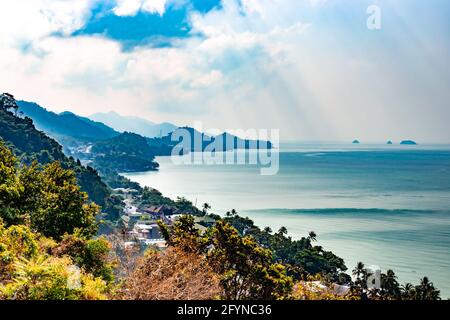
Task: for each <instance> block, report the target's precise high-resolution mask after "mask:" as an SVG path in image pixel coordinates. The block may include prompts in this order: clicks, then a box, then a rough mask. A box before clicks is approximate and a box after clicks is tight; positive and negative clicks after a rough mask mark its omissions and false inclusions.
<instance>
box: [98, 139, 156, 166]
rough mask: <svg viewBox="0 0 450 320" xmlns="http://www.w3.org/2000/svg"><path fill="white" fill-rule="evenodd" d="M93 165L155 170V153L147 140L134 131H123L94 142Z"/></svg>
mask: <svg viewBox="0 0 450 320" xmlns="http://www.w3.org/2000/svg"><path fill="white" fill-rule="evenodd" d="M91 152H92V153H93V154H94V159H93V161H94V165H95V166H97V167H99V168H110V169H114V170H116V171H119V172H126V171H149V170H156V169H157V168H158V163H156V162H154V161H153V160H154V158H155V154H154V152H153V151H152V149H151V148H150V146H149V145H148V144H147V140H146V139H145V138H144V137H142V136H140V135H138V134H135V133H129V132H125V133H122V134H121V135H119V136H117V137H113V138H111V139H108V140H102V141H98V142H96V143H94V145H93V146H92V149H91Z"/></svg>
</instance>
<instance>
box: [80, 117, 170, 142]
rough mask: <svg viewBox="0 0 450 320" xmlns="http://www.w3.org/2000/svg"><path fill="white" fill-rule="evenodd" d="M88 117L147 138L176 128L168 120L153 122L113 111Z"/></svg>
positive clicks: (162, 134)
mask: <svg viewBox="0 0 450 320" xmlns="http://www.w3.org/2000/svg"><path fill="white" fill-rule="evenodd" d="M89 118H90V119H92V120H94V121H99V122H102V123H104V124H106V125H108V126H110V127H111V128H114V129H115V130H117V131H120V132H126V131H128V132H135V133H138V134H140V135H142V136H145V137H149V138H154V137H162V136H165V135H168V134H169V133H170V132H172V131H174V130H175V129H176V128H177V126H175V125H173V124H171V123H168V122H163V123H154V122H152V121H149V120H146V119H143V118H139V117H130V116H122V115H120V114H118V113H116V112H113V111H111V112H108V113H95V114H93V115H90V116H89Z"/></svg>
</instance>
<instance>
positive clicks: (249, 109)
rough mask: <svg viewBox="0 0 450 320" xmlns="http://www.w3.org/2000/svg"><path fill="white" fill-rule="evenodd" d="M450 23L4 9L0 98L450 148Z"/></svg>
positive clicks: (254, 11) (326, 14)
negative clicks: (376, 23)
mask: <svg viewBox="0 0 450 320" xmlns="http://www.w3.org/2000/svg"><path fill="white" fill-rule="evenodd" d="M371 5H375V6H376V8H379V10H380V11H379V12H380V16H379V17H380V19H379V21H380V25H379V26H380V28H378V29H369V28H368V27H367V20H368V18H369V16H370V14H369V13H368V12H367V9H368V7H369V6H371ZM449 16H450V2H449V1H448V0H429V1H423V0H395V1H394V0H390V1H388V0H104V1H100V0H14V1H10V0H0V91H3V92H10V93H12V94H14V95H15V97H16V98H18V99H22V100H28V101H35V102H37V103H39V104H40V105H42V106H44V107H46V108H47V109H49V110H52V111H56V112H61V111H66V110H68V111H72V112H75V113H77V114H80V115H90V114H92V113H95V112H108V111H116V112H118V113H120V114H123V115H134V116H140V117H143V118H147V119H149V120H151V121H155V122H163V121H170V122H173V123H175V124H178V125H192V124H193V123H194V122H196V121H202V123H203V127H204V128H217V129H221V130H225V129H250V128H254V129H280V136H281V139H282V140H302V141H351V140H353V139H356V138H357V139H359V140H361V141H367V142H382V141H387V140H393V141H400V140H403V139H413V140H417V141H418V142H436V143H449V142H450V126H449V121H450V90H449V88H450V59H449V58H450V37H449V31H450V20H449V19H448V17H449Z"/></svg>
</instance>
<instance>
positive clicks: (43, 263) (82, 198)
mask: <svg viewBox="0 0 450 320" xmlns="http://www.w3.org/2000/svg"><path fill="white" fill-rule="evenodd" d="M98 212H99V207H98V206H97V205H96V204H94V203H92V202H89V201H88V197H87V194H86V193H84V192H82V191H81V190H80V187H79V186H78V185H77V184H76V178H75V174H74V172H73V171H71V170H67V169H64V168H62V167H61V165H60V163H59V162H54V163H50V164H47V165H46V166H40V165H38V164H37V163H36V162H33V163H32V164H31V165H26V164H22V165H20V164H19V162H18V160H17V158H16V157H15V156H14V155H13V154H12V152H11V151H10V150H9V149H8V148H6V147H5V146H4V145H3V144H1V143H0V298H1V299H103V298H106V295H105V294H106V292H107V291H108V283H111V281H112V280H113V276H112V271H113V262H112V261H111V258H110V255H111V251H110V245H109V244H108V242H107V241H106V240H105V239H102V238H99V239H92V236H93V235H94V234H95V233H96V230H97V222H96V220H95V216H96V215H97V214H98ZM58 242H59V243H58ZM75 266H77V267H75Z"/></svg>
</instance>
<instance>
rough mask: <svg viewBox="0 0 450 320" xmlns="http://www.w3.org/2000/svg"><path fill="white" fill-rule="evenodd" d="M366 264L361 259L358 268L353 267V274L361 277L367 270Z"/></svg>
mask: <svg viewBox="0 0 450 320" xmlns="http://www.w3.org/2000/svg"><path fill="white" fill-rule="evenodd" d="M366 271H367V270H366V266H365V265H364V263H362V262H361V261H360V262H358V263H357V264H356V268H355V269H353V271H352V274H353V275H354V276H355V277H356V278H361V277H362V276H363V275H364V274H365V272H366Z"/></svg>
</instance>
